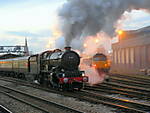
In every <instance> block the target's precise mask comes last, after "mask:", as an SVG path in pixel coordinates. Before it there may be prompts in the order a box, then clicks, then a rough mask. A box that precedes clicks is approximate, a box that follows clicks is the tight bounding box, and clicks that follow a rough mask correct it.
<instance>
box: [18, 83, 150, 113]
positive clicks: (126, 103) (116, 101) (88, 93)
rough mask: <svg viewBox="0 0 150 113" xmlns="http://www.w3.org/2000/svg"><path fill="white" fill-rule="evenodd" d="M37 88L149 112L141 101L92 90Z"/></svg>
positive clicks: (144, 112) (149, 107)
mask: <svg viewBox="0 0 150 113" xmlns="http://www.w3.org/2000/svg"><path fill="white" fill-rule="evenodd" d="M18 84H20V83H18ZM26 85H27V84H26ZM27 86H29V85H27ZM30 87H33V85H30ZM37 88H39V89H42V90H45V91H48V92H53V93H57V94H61V95H64V96H69V97H75V98H77V99H79V100H84V101H88V102H91V103H98V104H105V105H108V106H112V107H115V108H118V110H121V111H124V112H128V113H129V112H132V113H134V112H136V113H148V112H150V106H149V105H145V104H142V103H135V102H133V101H130V100H125V99H117V98H112V97H109V96H104V95H100V94H98V93H93V92H91V91H87V90H81V92H76V91H75V92H60V91H56V90H53V89H48V88H41V87H37Z"/></svg>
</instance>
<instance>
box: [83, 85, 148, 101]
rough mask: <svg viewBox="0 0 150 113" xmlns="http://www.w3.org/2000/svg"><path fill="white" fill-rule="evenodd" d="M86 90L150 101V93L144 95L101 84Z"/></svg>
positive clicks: (139, 92)
mask: <svg viewBox="0 0 150 113" xmlns="http://www.w3.org/2000/svg"><path fill="white" fill-rule="evenodd" d="M85 90H88V91H93V92H97V93H102V94H119V95H122V96H126V97H131V98H138V99H144V100H150V97H149V93H144V92H141V91H136V90H131V89H126V88H120V87H116V86H111V85H110V86H108V85H105V84H101V85H99V86H92V87H91V86H86V87H85Z"/></svg>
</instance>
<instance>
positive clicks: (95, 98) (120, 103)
mask: <svg viewBox="0 0 150 113" xmlns="http://www.w3.org/2000/svg"><path fill="white" fill-rule="evenodd" d="M81 93H83V94H82V95H84V96H83V97H82V98H87V99H88V100H89V101H91V102H95V103H101V104H105V105H109V106H113V107H116V108H119V109H121V110H123V111H125V112H128V113H129V112H132V113H133V112H134V113H149V112H150V105H146V104H142V103H137V102H133V101H130V100H126V99H118V98H112V97H108V96H105V95H101V94H98V93H93V92H90V91H87V90H82V92H81ZM81 93H80V95H81Z"/></svg>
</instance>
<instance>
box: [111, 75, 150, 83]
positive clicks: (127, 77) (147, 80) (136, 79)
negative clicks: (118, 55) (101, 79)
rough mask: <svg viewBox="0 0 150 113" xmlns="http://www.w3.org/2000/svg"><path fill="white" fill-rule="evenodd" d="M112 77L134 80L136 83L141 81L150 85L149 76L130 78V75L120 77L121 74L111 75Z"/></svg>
mask: <svg viewBox="0 0 150 113" xmlns="http://www.w3.org/2000/svg"><path fill="white" fill-rule="evenodd" d="M109 75H110V77H113V76H114V77H118V78H126V79H129V80H134V81H140V82H144V83H149V84H150V82H149V81H150V77H148V76H145V77H143V76H130V75H119V74H109Z"/></svg>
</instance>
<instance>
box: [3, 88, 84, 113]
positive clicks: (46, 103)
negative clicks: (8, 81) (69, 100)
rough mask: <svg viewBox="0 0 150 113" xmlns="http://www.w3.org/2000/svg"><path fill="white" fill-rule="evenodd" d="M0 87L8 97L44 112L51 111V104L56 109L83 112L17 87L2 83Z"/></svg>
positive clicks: (74, 112)
mask: <svg viewBox="0 0 150 113" xmlns="http://www.w3.org/2000/svg"><path fill="white" fill-rule="evenodd" d="M0 88H3V91H0V92H1V93H4V94H6V95H8V96H9V97H12V98H14V99H16V100H19V101H21V102H23V103H26V104H28V105H31V106H33V107H35V108H37V109H39V110H42V111H44V112H46V113H49V112H51V111H50V110H51V109H50V108H52V107H51V106H55V107H56V108H57V109H58V108H59V110H60V109H61V110H64V111H65V112H66V111H70V112H73V113H83V112H82V111H79V110H76V109H74V108H71V107H68V106H65V105H63V104H59V103H56V102H53V101H50V100H46V99H45V98H42V97H38V96H35V95H33V94H32V95H31V94H28V93H25V92H23V91H20V90H17V89H13V88H10V87H7V86H2V85H0ZM20 94H21V96H20ZM18 95H19V96H18ZM19 97H23V98H25V99H22V98H19ZM26 99H27V100H26ZM29 100H30V101H29ZM39 103H41V104H39ZM48 107H50V108H48ZM47 108H48V109H47ZM53 109H54V108H53ZM62 112H63V111H62Z"/></svg>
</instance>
